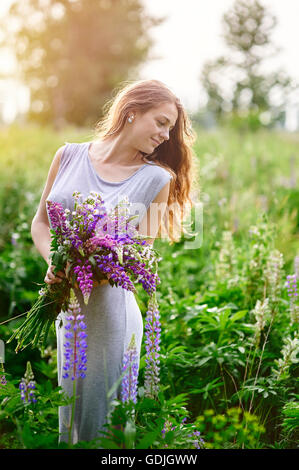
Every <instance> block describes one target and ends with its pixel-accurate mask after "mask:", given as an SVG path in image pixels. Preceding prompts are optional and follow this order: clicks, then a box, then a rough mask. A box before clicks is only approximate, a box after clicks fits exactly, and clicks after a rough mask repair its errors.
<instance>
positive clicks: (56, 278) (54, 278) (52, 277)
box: [44, 264, 66, 284]
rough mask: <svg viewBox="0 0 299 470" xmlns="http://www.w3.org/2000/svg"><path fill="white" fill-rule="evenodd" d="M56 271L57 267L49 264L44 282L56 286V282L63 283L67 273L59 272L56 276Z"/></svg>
mask: <svg viewBox="0 0 299 470" xmlns="http://www.w3.org/2000/svg"><path fill="white" fill-rule="evenodd" d="M54 269H55V266H54V265H53V264H49V266H48V269H47V272H46V276H45V279H44V281H45V282H46V283H47V284H55V283H56V282H62V280H63V278H65V277H66V275H65V273H64V272H63V271H58V272H57V273H56V274H54V272H53V271H54Z"/></svg>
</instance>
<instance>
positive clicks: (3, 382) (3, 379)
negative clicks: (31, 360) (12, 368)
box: [0, 375, 7, 386]
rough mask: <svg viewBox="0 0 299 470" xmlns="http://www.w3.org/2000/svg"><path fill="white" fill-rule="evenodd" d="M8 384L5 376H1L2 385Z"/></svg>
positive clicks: (0, 383)
mask: <svg viewBox="0 0 299 470" xmlns="http://www.w3.org/2000/svg"><path fill="white" fill-rule="evenodd" d="M6 384H7V380H6V377H5V375H1V377H0V385H3V386H5V385H6Z"/></svg>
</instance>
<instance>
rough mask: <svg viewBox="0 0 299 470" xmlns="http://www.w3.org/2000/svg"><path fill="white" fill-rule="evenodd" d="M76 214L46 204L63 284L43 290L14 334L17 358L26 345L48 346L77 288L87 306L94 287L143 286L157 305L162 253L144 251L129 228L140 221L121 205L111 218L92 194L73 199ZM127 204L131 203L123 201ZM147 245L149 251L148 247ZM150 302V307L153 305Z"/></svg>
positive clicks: (54, 260) (76, 194)
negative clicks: (102, 284) (103, 283)
mask: <svg viewBox="0 0 299 470" xmlns="http://www.w3.org/2000/svg"><path fill="white" fill-rule="evenodd" d="M73 198H74V200H75V203H74V210H73V212H72V213H71V211H70V210H69V209H65V210H64V209H63V206H62V205H61V204H60V203H57V202H53V201H49V200H47V208H48V214H49V218H50V221H51V226H52V228H51V230H50V231H51V236H52V242H51V252H52V254H51V262H52V264H53V265H55V269H54V272H58V271H65V272H66V277H65V278H64V279H63V280H62V282H60V283H55V284H52V285H49V284H45V285H44V286H43V287H42V288H41V289H40V291H39V297H38V299H37V301H36V302H35V304H34V305H33V307H32V308H31V309H30V310H29V312H28V313H27V316H26V319H25V320H24V322H23V323H22V325H21V326H20V327H19V328H18V329H17V330H16V331H15V332H14V333H13V335H12V336H11V338H9V341H11V340H12V339H13V338H16V339H17V340H18V344H17V348H16V352H18V350H20V349H24V348H25V347H26V346H28V345H30V344H31V345H32V346H37V345H41V347H42V349H43V348H44V347H45V345H46V340H47V336H48V333H49V329H50V327H51V325H52V324H53V322H55V320H56V318H57V315H58V314H59V312H60V311H67V310H68V307H69V303H70V297H71V294H72V293H73V288H74V287H77V288H78V289H80V291H81V292H82V295H83V299H84V303H85V304H86V305H87V304H88V300H89V297H90V294H91V292H92V289H93V286H94V281H97V282H99V283H100V282H101V280H103V279H106V280H108V282H109V283H110V285H112V286H119V287H122V288H124V289H127V290H130V291H132V292H136V288H135V285H136V284H138V283H140V284H142V286H143V289H144V290H145V291H146V292H147V293H148V295H149V296H150V300H151V303H153V302H154V303H155V302H156V297H155V292H156V286H157V284H158V283H160V279H159V277H158V273H157V270H158V261H160V259H161V258H159V257H158V256H159V255H158V252H157V251H156V250H155V249H154V248H153V247H151V246H149V245H146V240H145V239H146V238H149V237H143V236H140V235H139V234H138V232H137V230H136V229H135V227H134V225H133V224H131V223H130V222H131V220H132V219H133V218H135V217H137V216H131V217H129V215H128V211H127V209H126V208H124V207H123V201H122V202H120V203H119V204H117V206H116V207H115V208H114V209H113V210H112V211H111V212H109V213H108V212H107V209H106V207H105V205H104V200H103V199H102V198H101V196H100V195H99V194H98V193H96V192H94V191H92V192H91V193H90V194H89V195H88V197H87V198H85V199H84V200H82V195H81V193H79V192H78V191H75V192H74V193H73ZM124 202H125V203H127V202H128V201H127V198H125V200H124ZM145 245H146V246H145ZM150 300H149V301H150Z"/></svg>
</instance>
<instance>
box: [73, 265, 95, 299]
mask: <svg viewBox="0 0 299 470" xmlns="http://www.w3.org/2000/svg"><path fill="white" fill-rule="evenodd" d="M77 262H78V265H77V266H75V268H74V272H75V273H76V274H77V281H78V284H79V287H80V290H81V292H82V294H83V298H84V303H85V305H87V304H88V299H89V297H90V294H91V291H92V287H93V280H92V277H93V273H92V267H91V265H90V263H89V261H88V260H86V261H85V262H82V261H81V260H80V259H79V260H78V261H77Z"/></svg>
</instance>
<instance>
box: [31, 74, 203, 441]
mask: <svg viewBox="0 0 299 470" xmlns="http://www.w3.org/2000/svg"><path fill="white" fill-rule="evenodd" d="M95 137H96V138H95V139H94V140H92V141H90V142H84V143H66V144H65V145H64V146H62V147H60V148H59V149H58V150H57V152H56V154H55V156H54V159H53V161H52V164H51V167H50V170H49V174H48V179H47V182H46V185H45V188H44V191H43V194H42V196H41V201H40V204H39V207H38V210H37V213H36V215H35V217H34V219H33V221H32V228H31V233H32V238H33V241H34V243H35V245H36V247H37V249H38V250H39V252H40V253H41V255H42V256H43V257H44V259H45V260H46V262H47V263H48V265H49V266H48V270H47V273H46V276H45V282H47V283H48V284H52V283H55V282H61V278H62V277H63V276H65V273H63V272H61V271H60V272H58V273H57V275H55V274H54V273H53V268H54V267H53V265H51V260H50V259H49V255H50V242H51V236H50V231H49V228H50V221H49V217H48V213H47V210H46V200H47V199H48V200H52V201H56V202H60V203H62V204H63V206H64V208H69V209H70V210H73V199H72V194H73V192H74V191H75V190H78V191H79V192H81V194H82V195H83V196H87V195H88V194H89V192H90V191H96V192H98V193H100V194H101V196H102V197H103V199H104V201H105V205H106V207H111V208H113V207H114V206H115V205H116V204H117V203H118V202H120V199H122V197H123V196H127V197H128V199H129V202H130V203H133V204H132V205H133V206H135V209H136V205H137V207H138V208H139V209H140V210H139V214H138V217H136V219H137V220H136V219H134V223H135V225H136V228H137V229H138V230H139V232H140V233H141V234H143V235H147V236H149V237H150V238H149V239H148V243H151V244H153V242H154V239H155V238H156V236H157V233H158V230H160V229H161V226H162V221H163V219H164V218H165V214H166V207H168V206H169V204H171V203H175V204H177V205H178V207H182V206H183V205H184V203H185V202H186V201H189V202H190V197H189V192H190V186H191V167H192V152H191V144H192V143H193V141H194V135H193V134H192V130H191V125H190V121H189V119H188V117H187V115H186V113H185V111H184V109H183V107H182V105H181V103H180V101H179V100H178V98H177V97H176V96H175V95H174V94H173V93H172V92H171V91H170V90H169V88H168V87H167V86H166V85H164V84H163V83H162V82H160V81H157V80H140V81H137V82H134V83H131V84H129V85H126V86H125V87H124V88H123V89H122V90H120V91H119V92H118V94H117V95H116V97H115V98H114V99H113V100H112V102H111V103H110V106H109V108H108V110H107V113H106V114H105V116H104V118H103V119H102V120H101V121H100V122H99V123H98V124H97V125H96V131H95ZM171 180H172V181H171ZM120 196H122V197H121V198H120ZM155 204H157V205H158V204H159V208H160V207H162V210H161V212H159V218H158V219H159V220H158V221H157V218H156V217H152V216H151V209H152V207H153V206H154V205H155ZM173 212H174V213H173V215H172V218H171V222H170V224H169V227H168V228H169V229H171V228H173V227H174V220H175V218H178V219H179V220H181V211H179V212H180V216H178V215H177V214H176V213H175V210H174V211H173ZM154 219H155V220H154ZM170 237H171V241H172V242H173V241H175V237H174V236H173V235H170ZM75 292H76V295H77V298H78V300H79V302H80V307H81V311H82V314H84V315H85V322H86V325H87V330H86V332H87V334H88V337H87V343H88V349H87V357H88V363H87V371H86V377H85V378H84V379H83V380H82V379H79V380H78V381H77V395H78V398H77V401H76V408H75V418H74V424H73V436H72V440H73V443H76V442H78V441H80V440H87V441H88V440H91V439H93V438H96V437H98V436H99V433H101V431H103V430H105V429H104V428H103V425H104V423H105V422H106V420H107V414H108V411H109V400H108V399H107V397H106V393H107V391H108V390H109V389H110V388H111V387H112V385H113V384H114V383H115V382H116V381H117V379H118V378H119V376H120V375H121V370H122V360H123V355H124V352H125V350H126V348H127V346H128V344H129V341H130V339H131V335H132V333H135V338H136V343H137V351H138V356H139V360H140V349H141V342H142V336H143V322H142V316H141V312H140V309H139V307H138V304H137V302H136V299H135V296H134V294H133V293H132V292H129V291H127V290H125V289H123V288H121V287H116V286H113V287H112V286H111V285H110V284H109V283H108V281H102V282H101V283H100V284H98V283H97V285H94V287H93V289H92V293H91V296H90V299H89V302H88V305H87V306H86V305H85V304H84V301H83V296H82V293H81V291H80V290H79V289H78V288H76V289H75ZM65 317H66V313H65V312H60V314H59V317H58V319H57V322H56V324H57V325H56V334H57V365H58V383H59V385H61V386H62V387H63V389H64V390H65V391H66V393H67V394H68V395H69V396H72V382H71V380H69V379H63V378H62V375H63V361H64V356H63V354H64V351H63V343H64V342H65V339H64V334H65V324H66V318H65ZM60 320H62V323H63V326H62V327H59V323H60ZM139 360H138V367H139ZM116 397H117V398H120V386H119V387H118V389H117V390H116V391H115V393H114V394H113V395H112V397H111V399H113V398H116ZM69 422H70V407H60V408H59V430H60V438H59V439H60V441H67V439H68V425H69Z"/></svg>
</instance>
